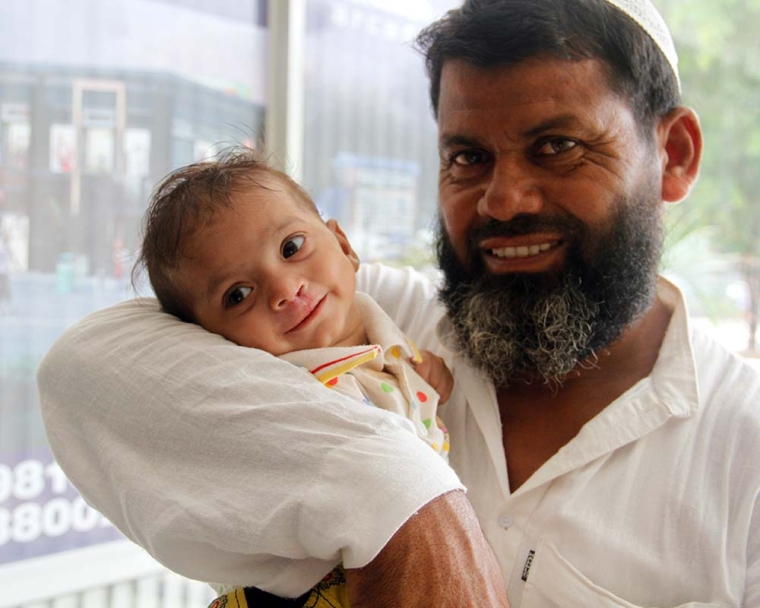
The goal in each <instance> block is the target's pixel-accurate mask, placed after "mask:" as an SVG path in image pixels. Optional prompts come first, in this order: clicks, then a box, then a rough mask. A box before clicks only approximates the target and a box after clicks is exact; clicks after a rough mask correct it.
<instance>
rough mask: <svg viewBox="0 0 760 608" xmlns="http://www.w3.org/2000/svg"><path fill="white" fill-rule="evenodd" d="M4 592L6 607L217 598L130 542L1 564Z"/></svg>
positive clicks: (183, 605) (176, 603)
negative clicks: (171, 570)
mask: <svg viewBox="0 0 760 608" xmlns="http://www.w3.org/2000/svg"><path fill="white" fill-rule="evenodd" d="M0 590H2V591H0V608H206V607H207V606H208V605H209V603H210V602H211V601H212V600H213V599H214V597H215V594H214V592H213V590H212V589H211V588H210V587H209V586H208V585H207V584H205V583H201V582H198V581H192V580H188V579H185V578H182V577H181V576H179V575H177V574H174V573H173V572H169V571H168V570H166V569H165V568H164V567H163V566H161V565H160V564H159V563H157V562H156V561H154V560H153V559H152V558H151V557H150V556H148V554H147V553H145V552H144V551H142V549H140V548H139V547H137V546H135V545H133V544H132V543H129V542H128V541H115V542H111V543H105V544H103V545H96V546H92V547H87V548H84V549H76V550H72V551H67V552H65V553H61V554H57V555H52V556H46V557H41V558H36V559H30V560H24V561H21V562H17V563H12V564H8V565H3V566H0Z"/></svg>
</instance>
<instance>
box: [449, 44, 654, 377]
mask: <svg viewBox="0 0 760 608" xmlns="http://www.w3.org/2000/svg"><path fill="white" fill-rule="evenodd" d="M438 123H439V131H440V139H439V145H440V154H441V170H440V182H439V189H440V204H441V224H442V225H441V235H440V239H439V253H440V262H441V267H442V269H443V270H444V272H445V274H446V278H447V284H446V285H445V287H444V289H443V290H442V299H443V300H444V302H445V303H446V305H447V307H448V310H449V316H450V317H451V319H452V322H453V324H454V327H455V328H456V330H457V336H458V339H459V342H460V346H461V347H462V348H463V349H464V351H465V352H466V353H467V354H468V356H469V357H470V359H472V361H473V362H474V363H475V364H476V365H477V366H479V367H481V368H483V369H484V370H485V371H487V372H488V373H489V374H490V375H491V376H492V377H493V378H494V380H495V381H496V382H497V384H506V383H507V382H508V381H509V380H510V379H511V378H514V377H518V376H523V377H525V378H526V379H534V378H535V377H536V376H538V377H540V378H542V379H543V380H546V381H549V382H550V383H555V382H557V381H561V380H562V379H563V378H564V377H565V376H566V375H567V373H568V372H570V371H571V370H572V369H573V368H575V367H576V365H577V364H579V363H582V362H583V361H584V360H585V359H587V358H589V357H590V356H592V355H593V353H594V352H595V351H596V350H598V349H600V348H604V347H606V346H608V345H609V344H610V343H611V342H613V341H614V340H615V339H617V338H618V337H619V335H620V333H621V332H622V330H623V329H624V328H625V326H626V325H628V324H629V323H630V322H631V321H632V320H634V319H635V318H636V317H637V316H638V315H640V314H641V313H642V312H643V311H644V310H645V309H646V308H647V306H648V304H649V302H650V301H651V297H652V294H653V286H654V277H655V267H656V263H657V260H658V257H659V250H660V243H661V223H662V220H661V208H662V205H661V192H660V190H661V182H660V178H659V175H660V168H659V166H658V163H659V159H658V156H657V155H656V154H655V152H654V146H653V145H650V143H649V142H648V141H647V138H645V137H643V136H642V134H641V132H640V130H639V128H638V127H637V124H636V122H635V118H634V115H633V113H632V112H631V110H630V108H629V107H628V104H627V103H626V102H625V101H624V100H623V99H621V98H620V97H619V96H618V95H616V94H615V93H614V92H612V91H611V90H610V89H609V87H608V86H607V79H606V74H605V72H604V70H603V68H602V65H601V64H600V63H599V62H598V61H595V60H585V61H577V62H570V61H564V60H559V59H553V58H540V59H530V60H527V61H524V62H522V63H520V64H518V65H516V66H513V67H496V68H487V69H486V68H478V67H475V66H472V65H470V64H467V63H464V62H461V61H452V62H449V63H446V64H445V65H444V69H443V74H442V80H441V95H440V101H439V114H438Z"/></svg>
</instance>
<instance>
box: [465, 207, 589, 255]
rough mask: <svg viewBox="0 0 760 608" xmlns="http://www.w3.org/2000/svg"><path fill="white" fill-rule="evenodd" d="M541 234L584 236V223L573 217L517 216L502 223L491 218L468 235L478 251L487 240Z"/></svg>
mask: <svg viewBox="0 0 760 608" xmlns="http://www.w3.org/2000/svg"><path fill="white" fill-rule="evenodd" d="M539 232H553V233H557V234H561V235H562V236H563V237H566V238H568V237H577V236H580V235H582V234H583V232H584V226H583V223H582V222H581V221H580V220H578V219H576V218H573V217H569V216H566V217H560V216H549V217H540V216H536V215H529V214H523V215H516V216H515V217H513V218H512V219H511V220H508V221H506V222H502V221H499V220H495V219H493V218H490V219H488V220H486V221H485V222H483V223H482V224H479V225H477V226H475V227H474V228H473V229H472V230H471V231H470V233H469V234H468V239H467V240H468V245H469V247H470V248H471V249H478V248H479V246H480V243H481V242H483V241H484V240H485V239H488V238H493V237H514V236H524V235H526V234H535V233H539Z"/></svg>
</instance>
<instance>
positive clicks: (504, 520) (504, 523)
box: [499, 513, 514, 530]
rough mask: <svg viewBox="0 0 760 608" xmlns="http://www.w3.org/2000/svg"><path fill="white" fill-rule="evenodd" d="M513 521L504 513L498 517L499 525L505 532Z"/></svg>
mask: <svg viewBox="0 0 760 608" xmlns="http://www.w3.org/2000/svg"><path fill="white" fill-rule="evenodd" d="M513 521H514V519H512V516H511V515H508V514H507V513H504V514H502V515H499V525H500V526H501V527H502V528H504V529H505V530H506V529H507V528H509V526H511V525H512V522H513Z"/></svg>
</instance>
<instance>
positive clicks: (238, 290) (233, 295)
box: [225, 287, 253, 306]
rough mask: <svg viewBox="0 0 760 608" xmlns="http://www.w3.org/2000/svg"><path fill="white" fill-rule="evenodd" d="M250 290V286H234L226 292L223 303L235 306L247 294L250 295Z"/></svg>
mask: <svg viewBox="0 0 760 608" xmlns="http://www.w3.org/2000/svg"><path fill="white" fill-rule="evenodd" d="M251 291H253V290H252V289H251V288H250V287H235V289H233V290H232V291H230V292H229V293H228V294H227V297H226V298H225V303H226V304H227V306H237V305H238V304H240V302H242V301H243V300H245V299H246V298H247V297H248V296H249V295H251Z"/></svg>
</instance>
